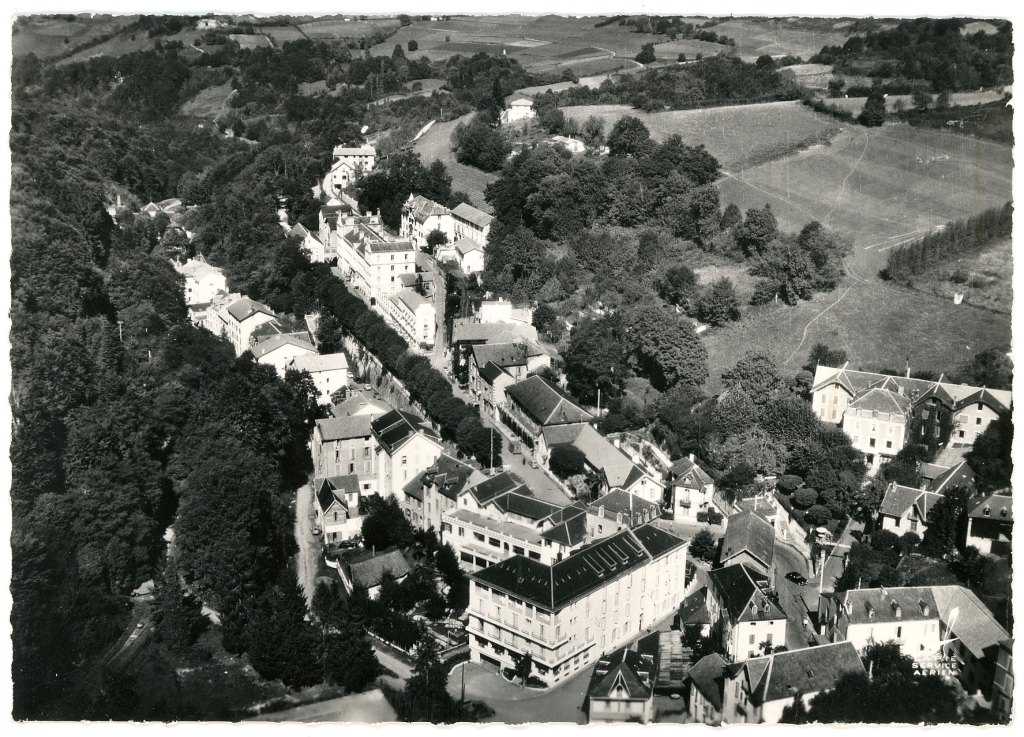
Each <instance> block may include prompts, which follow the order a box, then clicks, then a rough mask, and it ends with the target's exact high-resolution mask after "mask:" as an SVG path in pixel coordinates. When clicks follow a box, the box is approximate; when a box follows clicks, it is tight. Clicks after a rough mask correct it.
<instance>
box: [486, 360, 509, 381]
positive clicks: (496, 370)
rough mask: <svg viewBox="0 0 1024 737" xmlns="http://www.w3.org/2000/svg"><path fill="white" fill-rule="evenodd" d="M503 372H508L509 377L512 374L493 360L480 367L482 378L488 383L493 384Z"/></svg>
mask: <svg viewBox="0 0 1024 737" xmlns="http://www.w3.org/2000/svg"><path fill="white" fill-rule="evenodd" d="M502 374H506V375H508V376H509V377H511V376H512V374H509V373H508V371H506V370H505V369H503V368H502V367H501V366H498V365H496V364H495V363H493V362H492V361H488V362H487V363H486V364H485V365H484V367H483V368H482V369H480V378H481V379H483V380H484V381H486V382H487V383H488V384H493V383H494V380H495V379H497V378H498V377H499V376H501V375H502Z"/></svg>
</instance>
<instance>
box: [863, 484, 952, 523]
mask: <svg viewBox="0 0 1024 737" xmlns="http://www.w3.org/2000/svg"><path fill="white" fill-rule="evenodd" d="M941 498H942V494H938V493H935V492H932V491H921V490H920V489H915V488H913V487H911V486H901V485H900V484H897V483H896V482H893V483H891V484H889V487H888V488H887V489H886V490H885V496H883V497H882V503H881V504H880V505H879V507H878V513H879V514H885V515H888V516H890V517H902V516H903V515H905V514H906V513H907V512H909V511H910V508H911V507H913V506H914V505H917V511H918V513H919V514H920V516H921V519H928V511H929V510H930V509H931V508H932V505H934V504H935V502H937V501H938V500H939V499H941Z"/></svg>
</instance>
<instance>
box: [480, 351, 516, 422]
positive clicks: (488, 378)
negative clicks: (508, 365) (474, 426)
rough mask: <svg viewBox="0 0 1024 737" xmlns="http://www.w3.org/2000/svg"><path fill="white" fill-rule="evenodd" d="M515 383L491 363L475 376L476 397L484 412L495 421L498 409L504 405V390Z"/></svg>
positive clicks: (507, 374) (500, 368) (510, 376)
mask: <svg viewBox="0 0 1024 737" xmlns="http://www.w3.org/2000/svg"><path fill="white" fill-rule="evenodd" d="M471 378H472V377H471ZM515 383H516V380H515V378H513V376H512V374H510V373H509V372H508V371H506V370H505V369H503V368H502V367H501V366H497V365H495V364H494V363H491V362H488V363H487V365H485V366H484V367H483V368H481V369H480V372H479V373H478V374H477V387H478V388H477V392H478V396H479V397H480V401H481V402H482V403H483V406H484V410H485V411H486V412H487V413H488V414H489V415H490V416H491V417H493V418H494V419H495V420H498V419H499V415H498V408H499V407H502V406H503V405H504V404H505V390H507V389H508V388H509V387H510V386H512V385H513V384H515Z"/></svg>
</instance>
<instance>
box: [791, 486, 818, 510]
mask: <svg viewBox="0 0 1024 737" xmlns="http://www.w3.org/2000/svg"><path fill="white" fill-rule="evenodd" d="M790 501H792V502H793V506H794V507H796V508H797V509H807V508H808V507H810V506H811V505H812V504H814V503H815V502H816V501H818V492H817V491H815V490H814V489H807V488H804V489H798V490H797V491H795V492H793V495H792V496H791V497H790Z"/></svg>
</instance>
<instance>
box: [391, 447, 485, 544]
mask: <svg viewBox="0 0 1024 737" xmlns="http://www.w3.org/2000/svg"><path fill="white" fill-rule="evenodd" d="M484 478H485V477H484V475H483V474H482V473H480V471H478V470H477V469H476V468H474V467H473V466H470V465H469V464H467V463H463V462H462V461H460V460H456V459H455V458H452V457H451V456H450V455H447V454H442V455H441V456H440V457H438V459H437V462H436V463H434V465H432V466H430V467H428V468H427V469H426V470H425V471H424V472H423V473H421V474H420V475H419V476H417V477H416V478H414V479H413V480H412V481H410V482H409V483H408V484H406V485H405V488H404V489H402V493H403V494H404V497H405V498H404V499H403V501H402V508H403V510H404V511H405V517H406V519H408V520H409V523H410V524H411V525H412V526H413V527H414V528H415V529H417V530H429V529H433V530H434V531H435V532H437V533H438V534H439V535H441V536H442V537H444V536H445V535H446V534H447V533H449V532H451V529H450V528H445V527H444V525H443V523H442V517H443V516H444V515H445V514H446V513H448V512H451V511H454V510H455V503H456V500H457V499H458V496H459V494H460V493H462V490H463V489H465V488H466V487H467V486H469V485H470V484H473V483H477V482H479V481H483V480H484Z"/></svg>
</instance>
